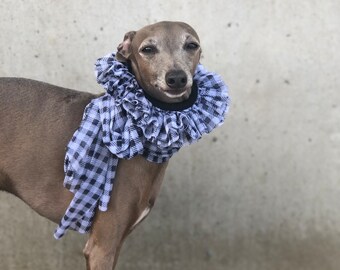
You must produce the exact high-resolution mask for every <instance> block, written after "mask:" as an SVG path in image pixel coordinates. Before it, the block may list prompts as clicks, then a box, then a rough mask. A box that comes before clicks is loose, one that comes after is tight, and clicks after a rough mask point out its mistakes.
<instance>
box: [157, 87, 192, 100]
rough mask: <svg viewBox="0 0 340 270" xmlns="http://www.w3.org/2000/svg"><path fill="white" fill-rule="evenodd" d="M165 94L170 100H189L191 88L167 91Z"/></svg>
mask: <svg viewBox="0 0 340 270" xmlns="http://www.w3.org/2000/svg"><path fill="white" fill-rule="evenodd" d="M163 93H164V94H165V95H166V96H167V97H169V98H183V99H187V98H188V97H189V96H190V93H191V87H187V88H180V89H165V90H164V91H163Z"/></svg>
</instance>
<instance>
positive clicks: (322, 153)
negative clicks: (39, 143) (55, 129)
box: [0, 0, 340, 270]
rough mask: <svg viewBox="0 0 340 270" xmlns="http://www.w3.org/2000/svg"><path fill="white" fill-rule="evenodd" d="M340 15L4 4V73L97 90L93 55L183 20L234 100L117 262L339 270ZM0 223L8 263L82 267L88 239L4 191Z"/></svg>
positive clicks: (0, 71)
mask: <svg viewBox="0 0 340 270" xmlns="http://www.w3.org/2000/svg"><path fill="white" fill-rule="evenodd" d="M339 14H340V1H338V0H324V1H314V0H300V1H296V0H285V1H284V0H281V1H279V0H276V1H275V0H271V1H269V0H259V1H253V0H242V1H240V0H220V1H193V0H192V1H190V0H187V1H181V0H172V1H167V2H165V1H164V2H163V1H155V0H151V1H150V0H149V1H146V0H143V1H132V0H131V1H130V0H125V1H101V0H97V1H80V0H73V1H66V0H63V1H52V0H49V1H48V0H40V1H33V0H30V1H19V0H18V1H10V0H1V2H0V48H1V49H0V76H20V77H27V78H32V79H37V80H42V81H46V82H49V83H52V84H57V85H60V86H64V87H69V88H74V89H79V90H84V91H93V92H99V91H101V89H100V87H99V86H98V85H96V82H95V79H94V75H93V63H94V61H95V60H96V59H97V58H98V57H100V56H103V55H104V54H106V53H108V52H110V51H112V50H114V49H115V48H116V46H117V45H118V43H119V42H120V41H121V40H122V38H123V35H124V33H125V32H127V31H129V30H135V29H139V28H141V27H142V26H144V25H146V24H149V23H153V22H156V21H159V20H164V19H166V20H181V21H186V22H188V23H189V24H191V25H192V26H193V27H194V28H195V29H196V30H197V32H198V33H199V35H200V37H201V40H202V47H203V51H204V53H203V54H204V58H203V60H202V62H203V64H204V65H205V66H206V67H207V68H208V69H209V70H212V71H216V72H218V73H220V74H221V75H222V76H223V78H224V79H225V81H226V82H227V83H228V85H229V87H230V94H231V97H232V107H231V110H230V114H229V115H228V119H227V121H226V123H225V125H224V126H222V127H221V128H219V129H218V130H216V131H215V132H213V134H211V135H210V136H207V137H205V138H204V139H203V140H202V141H201V142H199V143H198V144H196V145H193V146H192V147H188V148H185V149H183V150H182V151H181V152H180V153H179V154H178V155H176V156H175V157H174V158H173V159H172V162H171V164H170V168H169V169H168V171H167V175H166V179H165V182H164V184H163V187H162V191H161V194H160V196H159V197H158V200H157V202H156V206H155V208H154V210H153V212H152V213H151V215H150V216H149V218H148V219H147V220H146V221H144V223H143V224H142V225H141V226H140V227H139V228H137V229H136V231H135V232H134V233H133V234H132V235H131V236H130V237H129V238H128V240H127V242H126V244H125V246H124V248H123V251H122V255H121V257H120V261H119V264H118V269H121V270H127V269H161V270H167V269H169V270H170V269H171V270H173V269H188V270H190V269H195V270H201V269H202V270H203V269H215V270H222V269H223V270H225V269H230V270H252V269H254V270H273V269H275V270H286V269H287V270H292V269H293V270H331V269H334V270H338V269H340V207H339V206H340V150H339V143H340V125H339V117H340V91H339V86H340V79H339V71H340V53H339V48H340V34H339V26H340V16H339ZM0 128H1V127H0ZM23 154H24V153H23ZM0 158H1V157H0ZM0 217H1V218H0V269H1V270H14V269H15V270H17V269H35V270H40V269H41V270H45V269H52V270H54V269H73V270H78V269H79V270H80V269H84V260H83V256H82V253H81V251H82V247H83V244H84V242H85V239H86V237H84V236H80V235H78V234H77V233H69V234H68V235H67V236H66V237H65V238H64V239H62V240H61V241H56V240H54V239H53V236H52V233H53V230H54V228H55V224H52V223H50V222H49V221H47V220H45V219H43V218H41V217H39V216H38V215H37V214H35V213H34V212H32V211H31V210H30V209H29V208H28V207H27V206H26V205H24V204H23V203H22V202H21V201H19V200H18V199H16V198H14V197H12V196H9V195H8V194H5V193H0Z"/></svg>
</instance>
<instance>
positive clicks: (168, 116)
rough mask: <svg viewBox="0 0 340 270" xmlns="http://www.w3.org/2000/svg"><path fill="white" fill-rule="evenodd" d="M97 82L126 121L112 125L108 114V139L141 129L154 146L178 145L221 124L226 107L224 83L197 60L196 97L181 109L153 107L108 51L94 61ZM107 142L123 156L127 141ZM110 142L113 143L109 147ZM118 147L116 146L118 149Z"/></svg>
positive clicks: (113, 55) (226, 99)
mask: <svg viewBox="0 0 340 270" xmlns="http://www.w3.org/2000/svg"><path fill="white" fill-rule="evenodd" d="M95 71H96V77H97V82H98V83H99V84H101V85H102V86H103V87H104V88H105V89H106V91H107V94H108V95H110V96H112V97H113V98H114V106H115V110H121V109H124V110H125V112H126V117H127V121H126V123H125V126H123V127H121V126H120V127H118V129H116V128H115V120H116V119H115V114H114V113H113V114H111V117H112V118H110V121H111V123H110V128H111V130H110V131H109V130H107V132H111V136H110V137H111V138H110V139H109V141H112V140H115V141H116V142H117V140H118V141H122V142H124V141H126V140H128V137H129V135H127V134H130V133H131V132H142V135H143V137H144V138H145V139H146V140H147V141H148V142H150V143H151V144H152V145H157V147H158V148H161V149H166V148H169V147H171V148H175V149H177V148H178V149H179V148H181V147H182V146H183V145H186V144H191V143H192V142H194V141H197V140H198V139H200V138H201V137H202V135H203V134H205V133H209V132H211V131H212V130H213V129H214V128H215V127H217V126H219V125H221V124H222V123H223V121H224V117H225V114H226V113H227V111H228V109H229V101H230V100H229V96H228V89H227V86H226V85H225V84H224V82H223V81H222V79H221V77H220V76H219V75H217V74H215V73H212V72H208V71H206V70H205V69H204V67H203V66H202V65H201V64H199V65H198V67H197V69H196V71H195V75H194V78H193V79H194V81H195V82H196V84H197V87H198V97H197V99H196V102H195V103H194V104H193V105H192V107H190V108H188V109H185V110H182V111H167V110H163V109H160V108H158V107H155V106H153V105H152V104H151V102H150V101H149V100H148V99H147V98H146V97H145V95H144V91H143V89H142V88H141V87H140V86H139V85H138V83H137V80H136V79H135V76H134V75H133V74H132V73H130V71H129V69H128V67H127V66H126V65H125V64H123V63H121V62H118V61H116V59H115V54H114V53H112V54H110V55H107V56H105V57H103V58H100V59H98V60H97V62H96V70H95ZM116 142H115V143H114V144H110V142H106V143H108V144H110V146H109V148H110V150H111V152H113V153H114V154H116V155H117V156H119V157H120V156H125V154H124V153H125V152H126V151H128V149H127V148H128V147H129V143H125V144H124V143H122V144H120V145H121V147H118V148H117V147H116V146H117V143H116ZM113 145H114V146H115V147H113ZM119 148H120V149H119Z"/></svg>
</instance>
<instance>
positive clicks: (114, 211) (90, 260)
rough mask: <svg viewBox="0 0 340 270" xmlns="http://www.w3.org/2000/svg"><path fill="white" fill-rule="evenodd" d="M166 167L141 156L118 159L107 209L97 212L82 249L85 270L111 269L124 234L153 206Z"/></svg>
mask: <svg viewBox="0 0 340 270" xmlns="http://www.w3.org/2000/svg"><path fill="white" fill-rule="evenodd" d="M166 166H167V163H163V164H155V163H151V162H148V161H146V160H145V159H144V158H142V157H135V158H133V159H131V160H120V161H119V165H118V169H117V173H116V179H115V182H114V187H113V191H112V195H111V199H110V203H109V207H108V210H107V211H106V212H101V211H97V214H96V217H95V220H94V222H93V225H92V229H91V232H90V237H89V240H88V241H87V243H86V246H85V248H84V255H85V258H86V264H87V269H89V270H99V269H100V270H111V269H114V267H115V265H116V263H117V258H118V255H119V251H120V248H121V246H122V244H123V241H124V239H125V237H126V236H127V235H128V234H129V233H130V232H131V231H132V230H133V229H134V227H135V226H136V225H137V224H138V223H139V222H140V221H141V220H142V219H143V218H144V217H145V216H146V215H147V214H148V212H149V210H150V209H151V208H152V206H153V203H154V201H155V198H156V196H157V194H158V191H159V188H160V185H161V182H162V179H163V176H164V172H165V168H166Z"/></svg>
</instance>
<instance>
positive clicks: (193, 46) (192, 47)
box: [185, 42, 200, 51]
mask: <svg viewBox="0 0 340 270" xmlns="http://www.w3.org/2000/svg"><path fill="white" fill-rule="evenodd" d="M199 47H200V45H198V44H197V43H196V42H190V43H187V44H185V49H187V50H191V51H196V50H197V49H198V48H199Z"/></svg>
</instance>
